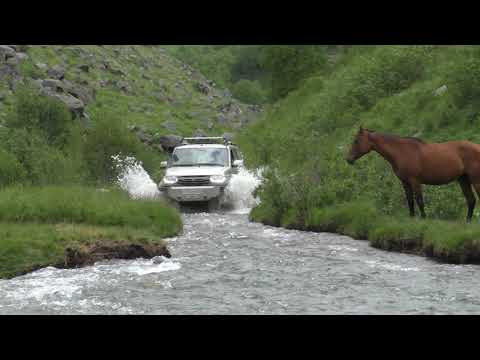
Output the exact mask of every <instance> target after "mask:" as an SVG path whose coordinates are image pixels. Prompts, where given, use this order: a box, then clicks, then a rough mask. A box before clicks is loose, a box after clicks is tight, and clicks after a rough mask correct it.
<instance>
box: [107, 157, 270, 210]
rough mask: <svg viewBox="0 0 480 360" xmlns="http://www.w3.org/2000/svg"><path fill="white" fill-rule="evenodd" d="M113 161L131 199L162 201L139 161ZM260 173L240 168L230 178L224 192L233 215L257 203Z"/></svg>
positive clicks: (155, 186)
mask: <svg viewBox="0 0 480 360" xmlns="http://www.w3.org/2000/svg"><path fill="white" fill-rule="evenodd" d="M113 160H114V162H115V166H116V167H117V169H119V170H120V171H119V172H120V175H119V176H118V178H117V183H118V185H119V186H120V187H121V188H122V189H123V190H124V191H126V192H127V193H128V194H129V195H130V197H131V198H132V199H153V200H156V199H158V200H160V199H162V194H161V193H160V191H159V190H158V188H157V185H156V184H155V182H154V181H153V180H152V179H151V178H150V175H148V173H147V172H146V171H145V169H144V168H143V166H142V164H141V162H140V161H138V160H137V159H135V158H133V157H130V156H127V157H122V156H120V155H116V156H113ZM261 173H262V171H261V170H259V171H257V172H256V173H253V172H250V171H248V170H246V169H244V168H242V169H240V170H239V172H238V174H234V175H233V176H232V179H231V180H230V183H229V184H228V187H227V188H226V190H225V193H226V205H227V207H228V208H231V209H233V212H235V213H242V214H243V213H248V212H249V211H250V209H251V208H252V207H253V206H255V205H257V204H258V203H259V200H258V199H256V198H254V197H253V191H254V190H255V188H256V187H257V186H258V185H259V184H260V183H261V181H262V180H261Z"/></svg>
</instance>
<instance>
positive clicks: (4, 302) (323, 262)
mask: <svg viewBox="0 0 480 360" xmlns="http://www.w3.org/2000/svg"><path fill="white" fill-rule="evenodd" d="M117 160H118V165H119V166H120V167H121V168H122V169H124V171H123V172H122V174H121V175H120V176H119V178H118V183H119V185H120V187H121V188H123V189H124V190H125V191H127V192H128V193H129V194H130V196H131V197H132V199H139V198H152V199H157V198H159V197H160V194H159V193H158V190H157V187H156V185H155V183H154V182H153V181H152V180H151V178H150V176H149V175H148V173H147V172H146V171H145V170H144V169H143V167H142V166H141V164H140V163H138V162H137V161H136V160H135V159H133V158H126V159H120V158H118V159H117ZM259 182H260V179H259V178H258V177H257V176H254V175H253V174H251V173H249V172H247V171H245V170H242V171H241V172H240V173H239V174H238V175H237V176H235V178H234V179H232V182H231V184H230V185H231V186H229V188H228V189H227V190H228V191H227V193H228V195H229V198H230V200H231V203H232V205H233V206H232V207H233V208H235V209H237V210H235V211H230V212H224V213H219V214H207V213H185V214H183V220H184V233H183V234H182V235H181V236H179V237H177V238H173V239H169V240H168V241H169V249H170V251H171V253H172V255H173V258H171V259H164V258H154V259H151V260H142V259H139V260H135V261H118V260H117V261H108V262H102V263H98V264H96V265H95V266H92V267H87V268H83V269H75V270H58V269H54V268H46V269H42V270H40V271H37V272H34V273H31V274H28V275H25V276H21V277H18V278H15V279H11V280H0V314H479V313H480V266H473V265H472V266H455V265H444V264H438V263H435V262H433V261H431V260H427V259H425V258H422V257H418V256H413V255H405V254H398V253H389V252H384V251H381V250H376V249H373V248H371V247H369V245H368V243H367V242H365V241H357V240H353V239H351V238H348V237H345V236H338V235H334V234H318V233H309V232H300V231H289V230H284V229H278V228H271V227H268V226H263V225H260V224H256V223H251V222H249V221H248V219H247V213H248V210H249V207H251V206H253V205H254V204H255V203H256V199H254V198H253V197H252V195H251V194H252V191H253V189H254V188H255V187H256V186H257V185H258V184H259Z"/></svg>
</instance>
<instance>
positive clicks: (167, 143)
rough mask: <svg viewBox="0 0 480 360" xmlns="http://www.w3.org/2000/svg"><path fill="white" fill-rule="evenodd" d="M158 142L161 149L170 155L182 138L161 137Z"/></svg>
mask: <svg viewBox="0 0 480 360" xmlns="http://www.w3.org/2000/svg"><path fill="white" fill-rule="evenodd" d="M158 140H159V142H160V145H162V148H163V149H165V151H168V152H169V153H171V152H172V151H173V149H174V148H175V147H176V146H178V145H180V144H181V143H182V140H183V138H182V137H180V136H177V135H163V136H160V138H159V139H158Z"/></svg>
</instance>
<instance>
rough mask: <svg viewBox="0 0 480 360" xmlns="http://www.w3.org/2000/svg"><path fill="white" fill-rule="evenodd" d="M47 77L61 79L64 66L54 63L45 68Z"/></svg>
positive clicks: (63, 74)
mask: <svg viewBox="0 0 480 360" xmlns="http://www.w3.org/2000/svg"><path fill="white" fill-rule="evenodd" d="M47 74H48V76H49V77H51V78H53V79H57V80H63V79H64V78H65V68H64V67H62V66H60V65H55V66H53V67H52V68H50V69H48V70H47Z"/></svg>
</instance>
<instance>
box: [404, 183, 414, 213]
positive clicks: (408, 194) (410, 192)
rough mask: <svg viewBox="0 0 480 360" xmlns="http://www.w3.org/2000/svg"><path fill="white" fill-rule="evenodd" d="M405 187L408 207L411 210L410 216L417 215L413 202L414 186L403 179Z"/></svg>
mask: <svg viewBox="0 0 480 360" xmlns="http://www.w3.org/2000/svg"><path fill="white" fill-rule="evenodd" d="M402 185H403V189H404V190H405V197H406V198H407V203H408V209H409V210H410V216H412V217H413V216H415V204H414V203H413V190H412V186H411V185H410V184H409V183H408V182H406V181H402Z"/></svg>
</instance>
